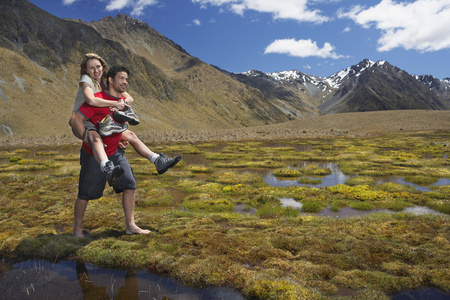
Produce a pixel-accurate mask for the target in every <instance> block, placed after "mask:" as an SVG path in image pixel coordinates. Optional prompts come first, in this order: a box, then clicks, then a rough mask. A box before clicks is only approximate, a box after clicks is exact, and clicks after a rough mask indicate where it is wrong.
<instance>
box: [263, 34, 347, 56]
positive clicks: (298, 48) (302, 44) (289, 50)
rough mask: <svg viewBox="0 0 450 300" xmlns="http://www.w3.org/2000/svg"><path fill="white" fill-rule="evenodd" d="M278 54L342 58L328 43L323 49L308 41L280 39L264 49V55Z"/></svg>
mask: <svg viewBox="0 0 450 300" xmlns="http://www.w3.org/2000/svg"><path fill="white" fill-rule="evenodd" d="M267 53H279V54H288V55H289V56H295V57H311V56H318V57H321V58H333V59H338V58H342V57H344V56H342V55H339V54H336V52H334V47H333V46H332V45H331V44H330V43H324V45H323V47H322V48H320V47H318V46H317V43H316V42H313V41H311V40H310V39H308V40H298V41H297V40H295V39H282V40H275V41H273V42H272V43H271V44H270V45H269V46H267V47H266V49H265V51H264V54H267Z"/></svg>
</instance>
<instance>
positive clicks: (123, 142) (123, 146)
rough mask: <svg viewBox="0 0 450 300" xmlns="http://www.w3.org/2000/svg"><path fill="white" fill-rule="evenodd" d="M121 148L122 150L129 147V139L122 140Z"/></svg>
mask: <svg viewBox="0 0 450 300" xmlns="http://www.w3.org/2000/svg"><path fill="white" fill-rule="evenodd" d="M119 148H120V149H122V150H125V149H127V148H128V141H125V140H122V141H120V143H119Z"/></svg>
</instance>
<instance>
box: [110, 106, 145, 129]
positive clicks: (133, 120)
mask: <svg viewBox="0 0 450 300" xmlns="http://www.w3.org/2000/svg"><path fill="white" fill-rule="evenodd" d="M113 118H114V120H116V121H117V122H120V123H124V122H128V124H130V125H138V124H139V119H138V117H137V115H136V112H135V111H134V109H133V108H132V107H131V106H126V107H125V109H124V110H118V111H115V112H114V113H113Z"/></svg>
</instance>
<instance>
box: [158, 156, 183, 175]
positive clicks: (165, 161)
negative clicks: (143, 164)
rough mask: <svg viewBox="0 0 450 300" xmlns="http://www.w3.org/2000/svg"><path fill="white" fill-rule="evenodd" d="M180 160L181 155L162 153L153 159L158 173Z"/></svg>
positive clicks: (163, 171) (162, 172)
mask: <svg viewBox="0 0 450 300" xmlns="http://www.w3.org/2000/svg"><path fill="white" fill-rule="evenodd" d="M180 160H181V156H179V155H177V156H175V157H166V156H165V155H164V153H161V154H159V157H158V159H157V160H156V161H155V166H156V171H158V174H159V175H161V174H164V173H165V172H166V171H167V170H168V169H169V168H172V167H173V166H175V165H176V164H177V163H178V162H179V161H180Z"/></svg>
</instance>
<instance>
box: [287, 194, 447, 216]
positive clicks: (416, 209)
mask: <svg viewBox="0 0 450 300" xmlns="http://www.w3.org/2000/svg"><path fill="white" fill-rule="evenodd" d="M280 201H281V205H282V206H284V207H287V206H289V207H293V208H296V209H298V210H299V211H301V210H302V206H303V205H302V203H301V202H298V201H296V200H295V199H294V198H280ZM380 212H388V213H397V212H395V211H392V210H389V209H373V210H369V211H367V210H357V209H353V208H351V207H343V208H340V209H339V210H338V211H332V210H330V208H329V207H327V208H325V209H324V210H322V211H320V212H318V213H314V214H313V213H303V214H305V215H314V216H321V217H332V218H351V217H358V216H365V215H368V214H373V213H380ZM401 212H403V213H412V214H415V215H424V214H433V215H445V214H443V213H441V212H438V211H435V210H433V209H431V208H428V207H426V206H413V207H407V208H405V209H404V210H402V211H401Z"/></svg>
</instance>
